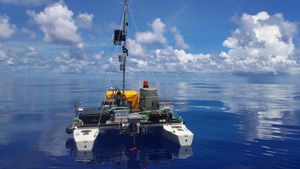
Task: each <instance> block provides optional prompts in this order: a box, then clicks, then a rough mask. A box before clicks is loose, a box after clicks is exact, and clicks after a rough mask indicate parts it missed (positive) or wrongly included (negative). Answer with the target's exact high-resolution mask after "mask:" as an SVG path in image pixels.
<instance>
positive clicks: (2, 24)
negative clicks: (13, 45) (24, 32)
mask: <svg viewBox="0 0 300 169" xmlns="http://www.w3.org/2000/svg"><path fill="white" fill-rule="evenodd" d="M16 31H17V29H16V26H15V25H13V24H11V23H10V22H9V17H8V16H7V15H0V38H5V39H8V38H10V37H11V36H12V35H13V34H14V33H15V32H16Z"/></svg>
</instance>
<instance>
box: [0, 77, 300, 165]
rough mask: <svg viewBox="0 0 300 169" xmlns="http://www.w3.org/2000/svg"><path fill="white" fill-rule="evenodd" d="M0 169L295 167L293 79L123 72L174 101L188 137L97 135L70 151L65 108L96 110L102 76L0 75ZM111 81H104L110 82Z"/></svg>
mask: <svg viewBox="0 0 300 169" xmlns="http://www.w3.org/2000/svg"><path fill="white" fill-rule="evenodd" d="M0 77H1V82H0V168H3V169H18V168H22V169H29V168H89V169H92V168H122V169H123V168H128V169H129V168H180V169H182V168H186V169H188V168H224V169H231V168H234V169H236V168H247V169H252V168H272V169H273V168H280V169H290V168H299V166H300V161H299V159H300V158H299V157H300V83H299V82H300V80H299V79H300V78H299V77H291V76H283V75H282V76H269V75H265V76H254V75H251V76H246V77H245V76H242V77H241V76H235V75H201V74H160V75H152V74H149V75H141V74H135V75H129V78H128V84H127V86H128V88H132V89H138V88H139V86H140V85H141V83H142V80H144V79H148V80H149V81H150V85H153V86H155V87H158V88H159V95H160V97H162V98H165V99H170V100H173V101H174V109H175V111H176V114H177V115H179V116H181V117H182V118H183V119H184V121H185V122H186V125H187V127H188V128H189V129H190V130H191V131H192V132H193V133H194V135H195V136H194V141H193V145H192V147H187V148H181V147H177V146H175V145H172V144H171V143H169V142H168V141H166V140H163V139H162V140H161V139H156V138H155V136H145V137H140V138H136V139H137V140H138V142H139V144H138V146H137V147H136V148H135V149H134V150H132V149H131V148H130V145H131V144H132V142H133V138H131V137H129V138H128V137H126V138H124V137H116V136H111V137H110V136H108V137H103V139H100V140H99V142H98V143H97V147H96V149H95V151H94V152H90V153H80V152H77V151H76V148H75V146H74V141H73V140H72V136H71V135H67V134H66V133H65V128H66V127H67V126H68V125H69V124H70V122H71V120H72V118H73V116H74V114H73V103H74V102H79V103H80V105H82V106H98V105H99V104H100V101H101V100H102V99H103V91H104V90H105V88H106V86H107V79H109V76H107V75H105V76H104V75H103V76H91V75H31V74H2V75H1V76H0ZM116 79H117V78H115V77H114V76H113V77H112V81H111V83H112V84H114V83H116V84H118V82H119V81H118V80H116Z"/></svg>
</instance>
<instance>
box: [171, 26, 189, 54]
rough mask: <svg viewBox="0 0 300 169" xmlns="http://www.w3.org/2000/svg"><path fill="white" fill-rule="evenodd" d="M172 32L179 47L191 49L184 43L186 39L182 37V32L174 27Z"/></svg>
mask: <svg viewBox="0 0 300 169" xmlns="http://www.w3.org/2000/svg"><path fill="white" fill-rule="evenodd" d="M171 31H172V32H173V35H174V40H175V43H176V46H177V47H179V48H181V49H190V45H189V44H187V43H186V42H185V41H184V38H183V37H182V35H181V34H180V32H179V31H178V30H177V28H176V27H172V28H171Z"/></svg>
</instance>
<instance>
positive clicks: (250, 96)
mask: <svg viewBox="0 0 300 169" xmlns="http://www.w3.org/2000/svg"><path fill="white" fill-rule="evenodd" d="M298 87H299V86H297V85H292V84H248V83H236V84H232V83H227V84H205V83H185V82H180V83H177V85H176V88H177V90H176V94H175V96H174V98H177V100H179V101H178V102H177V110H179V111H181V112H187V111H190V110H193V109H194V110H195V109H198V110H199V113H202V115H203V114H204V112H205V111H209V112H211V111H212V110H213V111H215V113H220V112H223V113H233V114H235V115H238V116H239V121H238V123H236V124H235V126H236V127H237V130H239V131H240V132H241V133H242V134H243V135H244V136H245V137H246V138H245V139H246V140H248V141H249V140H254V139H264V140H269V139H291V138H290V137H288V136H289V135H291V134H295V130H294V129H293V128H292V129H291V128H286V127H285V126H298V125H299V123H300V121H299V118H298V113H297V111H298V110H299V109H300V100H299V99H298V97H299V93H298V90H299V89H298ZM218 102H220V103H218Z"/></svg>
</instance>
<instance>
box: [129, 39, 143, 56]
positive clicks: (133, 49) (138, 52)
mask: <svg viewBox="0 0 300 169" xmlns="http://www.w3.org/2000/svg"><path fill="white" fill-rule="evenodd" d="M127 46H128V51H129V55H130V56H134V57H135V56H137V57H143V56H145V55H146V51H145V49H144V47H143V46H142V45H141V44H140V43H138V42H137V41H135V40H132V39H128V40H127Z"/></svg>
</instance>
